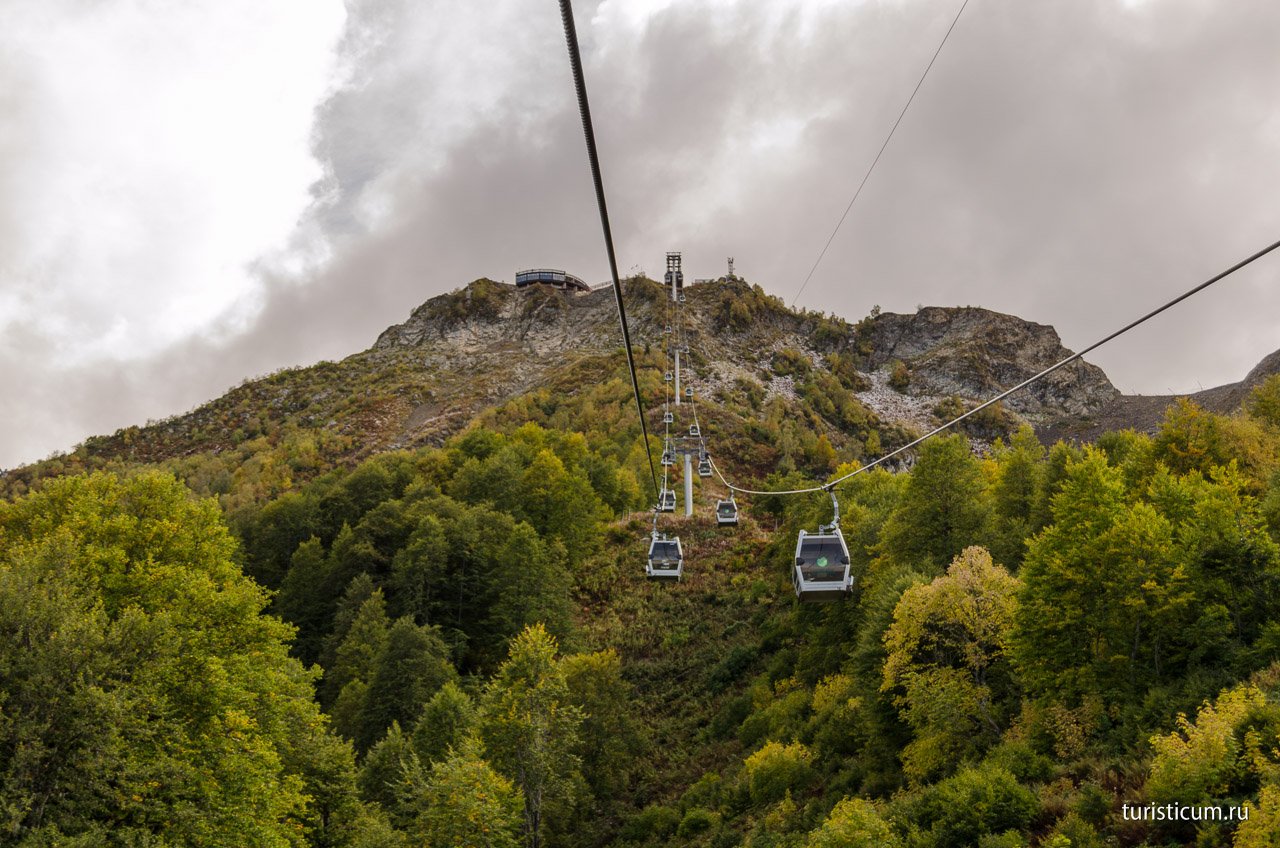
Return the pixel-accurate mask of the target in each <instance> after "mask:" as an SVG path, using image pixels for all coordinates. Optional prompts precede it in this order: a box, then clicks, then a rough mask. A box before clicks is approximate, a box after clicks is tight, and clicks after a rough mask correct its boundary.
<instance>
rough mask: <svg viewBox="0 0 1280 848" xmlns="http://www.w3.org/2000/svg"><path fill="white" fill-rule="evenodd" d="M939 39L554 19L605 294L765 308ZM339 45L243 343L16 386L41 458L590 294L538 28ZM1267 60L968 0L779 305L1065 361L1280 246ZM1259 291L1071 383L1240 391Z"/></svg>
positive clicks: (1114, 16) (718, 8) (1265, 8)
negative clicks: (248, 391)
mask: <svg viewBox="0 0 1280 848" xmlns="http://www.w3.org/2000/svg"><path fill="white" fill-rule="evenodd" d="M956 8H957V4H956V3H952V2H946V3H943V2H925V0H918V2H901V3H894V2H883V3H874V2H868V3H861V4H855V3H828V4H823V5H817V4H787V3H776V2H769V3H767V2H764V0H758V2H739V3H727V2H710V0H708V2H675V3H670V4H668V5H666V6H665V7H663V8H662V9H661V10H660V11H657V12H655V13H654V14H652V15H651V16H647V17H646V16H644V15H640V14H635V7H634V5H630V6H629V5H628V4H623V3H618V2H616V0H614V2H606V3H602V4H590V3H588V4H579V5H578V8H577V17H578V26H579V31H580V33H581V35H582V38H583V42H584V49H585V51H586V62H587V75H588V85H589V88H590V92H591V96H592V105H593V110H594V112H595V118H596V126H597V131H598V134H599V143H600V151H601V156H602V159H603V163H604V171H605V179H606V184H607V187H608V190H609V196H610V203H611V211H612V215H613V223H614V231H615V237H616V238H617V241H618V248H619V264H620V266H621V269H622V270H623V272H624V273H625V272H626V271H628V269H630V268H632V267H634V266H639V267H642V268H645V269H647V270H649V271H650V273H651V274H652V273H654V272H656V271H657V270H658V266H659V265H660V263H661V262H662V255H663V252H664V251H665V250H668V249H681V250H683V251H684V252H685V256H686V268H687V269H688V271H689V273H690V275H691V276H694V277H697V276H714V275H717V274H719V273H722V271H723V267H724V257H725V256H726V255H730V254H732V255H735V256H736V257H737V260H738V269H739V271H740V272H742V273H744V274H745V275H747V276H748V277H749V278H750V279H752V280H753V281H758V282H760V283H761V284H762V285H764V286H765V288H766V289H768V290H769V291H771V292H773V293H776V294H779V295H781V296H783V297H784V298H786V299H787V300H790V299H791V297H792V296H793V295H794V294H795V292H796V290H797V288H798V287H799V285H800V282H801V281H802V280H803V278H804V274H805V273H806V272H807V270H808V268H809V266H810V265H811V264H812V262H813V259H814V258H815V256H816V255H817V252H818V250H819V249H820V248H821V246H822V243H823V242H824V241H825V240H826V238H827V236H828V234H829V233H830V230H831V227H832V226H833V225H834V223H835V220H836V218H837V217H838V215H839V214H840V212H841V210H843V208H844V206H845V204H846V203H847V202H848V199H849V196H850V195H851V193H852V191H853V188H854V187H855V186H856V185H857V181H858V180H859V179H860V178H861V175H862V173H863V171H864V170H865V168H866V166H867V163H868V162H869V161H870V160H871V158H872V157H873V156H874V155H875V152H876V150H877V149H878V148H879V145H880V143H881V141H882V140H883V138H884V134H885V132H887V130H888V128H889V126H890V125H891V124H892V122H893V120H894V118H895V117H896V116H897V113H898V110H899V109H900V108H901V105H902V103H903V102H904V100H905V98H906V97H907V95H908V94H909V93H910V92H911V89H912V87H913V86H914V85H915V82H916V80H917V78H918V76H919V74H920V71H921V70H922V68H923V67H924V64H925V63H926V62H927V61H928V59H929V56H930V55H931V54H932V51H933V49H934V48H935V47H936V45H937V42H938V39H939V38H940V37H941V35H942V33H943V32H944V31H945V30H946V27H947V26H948V25H949V23H950V21H951V18H952V16H953V15H954V13H955V10H956ZM637 22H638V23H637ZM347 33H348V34H347V37H346V38H345V40H344V42H343V45H342V50H343V51H344V58H345V60H346V62H347V66H348V69H349V73H348V79H347V84H346V85H345V86H343V87H342V88H340V89H339V90H337V91H336V92H335V93H334V94H333V96H331V97H330V98H329V99H328V100H327V102H326V103H325V104H324V105H323V106H322V107H321V108H320V109H319V110H318V112H317V124H316V128H315V150H316V152H317V154H318V155H319V156H320V157H321V158H322V160H323V161H324V162H325V164H326V167H327V170H328V176H327V178H326V180H325V181H324V182H323V183H321V184H320V185H318V186H317V189H316V192H317V204H316V206H315V207H314V209H313V210H312V212H311V213H310V214H309V215H308V217H307V219H306V220H305V221H304V222H303V223H302V224H301V225H300V227H299V231H298V234H297V236H296V247H297V249H298V251H300V252H301V253H303V254H305V255H306V256H309V257H311V260H310V261H307V262H303V263H301V264H299V263H294V264H293V265H288V264H286V263H284V262H272V261H264V262H263V263H262V265H261V268H262V271H261V275H262V278H263V281H264V289H263V292H262V294H261V308H260V310H259V311H258V312H257V313H256V317H255V319H254V320H253V322H252V323H251V324H250V325H249V326H248V327H247V328H237V327H234V326H228V327H224V328H222V329H221V330H215V331H211V332H209V333H207V334H206V336H205V337H201V338H195V339H192V340H190V341H188V342H186V343H185V344H183V345H179V346H177V347H176V348H174V349H173V350H172V351H170V352H168V354H167V355H166V356H164V357H162V358H158V359H156V360H153V361H149V362H143V363H131V364H129V365H128V366H110V367H108V366H91V367H87V368H85V369H81V370H78V371H74V372H68V371H63V372H56V373H47V374H45V375H44V376H43V381H44V383H45V388H44V390H41V389H40V388H36V389H32V388H30V386H29V384H26V383H22V384H20V385H19V386H18V388H15V389H13V390H14V391H18V393H19V394H21V395H23V396H26V397H30V398H31V399H32V402H33V403H36V404H46V405H47V408H48V409H51V410H54V409H56V410H57V411H58V416H59V420H60V421H61V422H63V423H65V424H66V426H65V428H64V429H63V430H62V431H59V432H60V433H67V434H72V433H79V434H81V435H83V434H86V433H88V432H95V431H102V430H107V429H111V428H112V427H115V426H120V425H122V424H124V423H130V422H135V421H137V420H139V419H141V418H145V417H147V416H151V415H156V416H158V415H160V414H167V413H170V412H173V411H177V410H180V409H184V408H187V407H189V406H191V405H193V404H195V403H197V402H199V401H200V400H203V399H206V398H208V397H210V396H212V395H214V394H216V393H217V392H219V391H221V390H223V389H225V388H226V387H227V386H228V385H231V384H234V383H236V382H238V381H239V379H240V378H241V377H243V376H245V375H247V374H254V373H262V372H265V371H268V370H270V369H272V368H275V367H279V366H281V365H287V364H295V363H305V362H311V361H315V360H316V359H319V358H325V357H330V358H332V357H336V356H341V355H343V354H346V353H349V352H353V351H355V350H358V349H361V348H364V347H366V346H368V344H369V343H371V342H372V340H373V338H374V337H375V336H376V334H377V333H378V332H379V331H380V330H381V329H382V328H384V327H385V326H386V325H388V324H391V323H394V322H396V321H399V320H402V319H403V317H404V316H405V315H406V314H407V313H408V312H409V310H410V309H412V308H413V307H414V306H416V305H417V304H418V303H421V302H422V301H423V300H425V299H427V298H428V297H430V296H432V295H435V294H439V293H441V292H443V291H447V290H449V289H452V288H455V287H456V286H458V285H460V284H462V283H465V282H466V281H468V280H470V279H473V278H475V277H478V276H490V277H494V278H497V279H503V278H506V279H510V278H511V276H512V274H513V273H514V271H515V270H516V269H517V268H520V267H526V266H531V265H551V266H558V267H564V268H566V269H569V270H571V271H573V272H575V273H578V274H580V275H582V276H584V277H586V278H588V279H591V280H595V281H599V280H603V279H604V278H605V276H606V274H607V269H606V265H605V261H604V254H603V249H602V247H601V245H600V238H599V226H598V223H597V221H596V218H595V208H594V202H593V196H592V193H591V186H590V181H589V178H588V174H587V172H586V165H585V161H584V155H583V145H582V140H581V135H580V127H579V124H578V117H577V112H576V107H575V104H574V102H573V99H572V91H571V84H570V80H569V76H568V70H567V67H566V62H565V57H564V47H563V38H562V34H561V32H560V27H559V20H558V18H557V16H556V15H554V14H553V13H551V12H550V11H548V7H543V6H541V5H540V6H539V7H538V10H537V13H536V14H535V13H534V12H532V11H531V9H530V8H529V6H528V4H524V3H518V2H494V3H486V4H482V5H476V6H473V4H466V6H465V7H462V8H459V7H458V6H457V4H417V3H411V2H408V0H395V2H393V1H392V0H387V2H353V3H350V4H348V20H347ZM1277 43H1280V7H1277V6H1275V4H1270V3H1263V2H1246V3H1235V4H1230V5H1229V6H1227V5H1226V4H1215V3H1210V2H1206V0H1149V2H1145V3H1131V4H1123V3H1119V2H1101V0H1098V2H1080V0H1057V2H1044V3H1018V2H995V0H971V2H970V5H969V8H968V9H967V10H966V12H965V14H964V17H963V18H962V19H961V21H960V23H959V25H958V26H957V27H956V30H955V32H954V34H953V36H952V38H951V40H950V42H949V43H948V45H947V47H946V50H945V51H944V52H943V54H942V55H941V57H940V58H939V60H938V63H937V65H936V66H935V67H934V69H933V72H932V74H931V76H930V78H929V79H928V81H927V82H926V83H925V85H924V87H923V88H922V90H921V92H920V94H919V95H918V97H917V99H916V102H915V104H914V105H913V107H912V109H911V112H910V113H909V114H908V115H907V117H906V119H905V121H904V122H903V124H902V126H901V127H900V129H899V131H898V135H897V137H896V138H895V139H894V141H893V144H892V145H891V146H890V148H889V150H888V151H887V152H886V154H885V156H884V158H883V160H882V161H881V163H880V166H879V167H878V169H877V171H876V173H875V174H874V175H873V177H872V178H871V181H870V182H869V183H868V185H867V188H866V190H865V191H864V192H863V195H862V197H861V199H860V200H859V202H858V205H857V206H856V207H855V209H854V210H853V212H851V213H850V216H849V218H848V220H847V221H846V222H845V226H844V229H843V230H842V231H841V233H840V235H839V236H838V237H837V239H836V241H835V242H834V244H833V245H832V248H831V251H830V253H829V254H828V256H827V258H826V259H825V261H824V263H823V265H822V266H821V267H820V268H819V270H818V272H817V274H816V275H815V276H814V278H813V281H812V282H811V283H810V284H809V286H808V288H807V289H806V290H805V292H804V295H803V297H802V298H801V301H800V302H801V304H802V305H805V306H809V307H811V308H817V309H822V310H824V311H834V312H837V313H839V314H842V315H845V316H846V317H849V318H853V319H856V318H857V317H860V316H861V315H863V314H865V312H866V311H867V310H868V309H869V308H870V307H871V306H872V305H873V304H880V305H881V306H883V307H884V308H885V309H892V310H897V311H911V310H913V309H914V308H915V307H916V305H917V304H973V305H982V306H986V307H989V308H993V309H999V310H1001V311H1007V312H1013V313H1016V314H1019V315H1022V316H1023V317H1026V318H1029V319H1032V320H1037V321H1041V322H1044V323H1052V324H1054V325H1055V326H1056V327H1058V329H1059V331H1060V332H1061V333H1062V335H1063V337H1064V341H1065V342H1066V343H1067V344H1068V346H1072V347H1077V348H1078V347H1082V346H1084V345H1085V344H1087V343H1089V342H1091V341H1093V340H1094V339H1095V338H1096V337H1098V336H1100V335H1102V334H1103V333H1105V332H1106V331H1108V330H1109V329H1111V328H1112V327H1114V326H1117V325H1119V324H1122V323H1125V322H1126V321H1127V320H1128V319H1130V318H1131V317H1134V316H1136V315H1137V314H1140V313H1141V312H1143V311H1145V310H1146V309H1147V308H1148V307H1149V305H1150V304H1152V303H1153V302H1154V301H1156V300H1159V299H1162V298H1164V297H1166V296H1171V295H1172V294H1175V293H1177V292H1179V291H1181V290H1183V289H1185V288H1187V287H1189V286H1190V285H1192V284H1193V283H1195V282H1198V281H1199V280H1200V279H1203V278H1204V277H1207V276H1208V275H1210V274H1212V273H1213V272H1215V271H1217V270H1219V269H1220V268H1222V267H1225V266H1226V265H1228V264H1230V263H1231V262H1232V261H1234V260H1235V259H1236V258H1238V257H1240V256H1242V255H1244V254H1246V253H1248V252H1251V251H1252V250H1253V249H1255V248H1256V247H1258V246H1261V245H1262V244H1264V243H1267V242H1269V241H1271V240H1273V239H1275V238H1277V237H1280V213H1278V212H1277V211H1276V209H1275V206H1274V204H1273V203H1272V200H1271V198H1272V197H1273V196H1275V195H1276V193H1277V192H1276V189H1277V182H1278V181H1280V159H1278V158H1277V157H1276V156H1275V150H1276V145H1277V142H1278V141H1280V114H1278V112H1277V108H1276V106H1275V104H1274V96H1273V92H1274V91H1275V90H1276V86H1277V83H1280V52H1278V51H1276V50H1275V44H1277ZM286 268H288V269H290V270H286ZM1277 278H1280V265H1277V262H1275V261H1272V262H1269V263H1266V264H1263V265H1262V266H1261V267H1259V268H1258V269H1257V270H1252V271H1250V272H1248V273H1246V274H1244V275H1241V277H1240V278H1239V279H1235V278H1233V279H1232V280H1230V281H1228V282H1226V283H1223V284H1222V285H1221V286H1220V288H1219V289H1215V290H1213V291H1211V292H1208V293H1206V294H1205V295H1202V296H1201V298H1200V299H1198V300H1197V301H1194V302H1193V304H1190V305H1188V307H1184V308H1181V309H1180V310H1178V311H1177V312H1175V313H1172V314H1170V315H1169V316H1167V317H1166V318H1161V319H1159V323H1156V324H1153V325H1152V326H1149V327H1146V328H1143V329H1142V330H1140V331H1138V332H1137V333H1135V334H1134V335H1133V337H1132V338H1131V339H1126V340H1122V341H1121V342H1120V343H1117V344H1116V345H1115V346H1114V347H1112V348H1108V349H1106V350H1105V351H1100V352H1099V353H1098V354H1097V355H1095V356H1094V357H1092V358H1093V359H1094V360H1095V361H1097V362H1099V364H1101V365H1103V367H1104V368H1106V369H1107V370H1108V372H1109V373H1110V374H1111V375H1112V377H1113V379H1115V381H1116V382H1117V383H1118V384H1119V385H1120V386H1121V387H1122V388H1125V389H1128V390H1143V391H1149V392H1163V391H1165V390H1166V389H1174V390H1186V389H1195V388H1196V387H1197V385H1198V384H1203V385H1206V386H1207V385H1210V384H1213V383H1218V382H1223V381H1227V380H1232V379H1237V378H1238V377H1240V376H1242V375H1243V373H1244V371H1246V370H1247V369H1248V368H1249V367H1250V366H1251V365H1252V364H1253V363H1254V362H1255V361H1256V360H1257V359H1259V358H1260V357H1261V356H1262V355H1263V354H1265V353H1267V352H1270V351H1271V350H1274V349H1276V348H1278V347H1280V320H1277V319H1276V318H1274V317H1273V316H1275V315H1277V314H1280V293H1278V291H1280V290H1278V289H1277V287H1276V286H1275V285H1274V282H1275V281H1276V280H1277ZM4 379H8V380H12V379H13V378H11V377H6V378H0V380H4ZM23 386H26V388H23ZM2 388H6V389H7V388H9V387H2ZM81 389H83V390H84V394H83V396H79V394H80V390H81ZM30 423H31V426H36V427H39V426H40V422H39V421H37V420H34V419H33V420H32V421H31V422H30ZM67 438H69V436H68V437H67ZM64 440H65V438H64ZM28 444H32V445H35V444H41V441H40V440H39V439H35V440H29V442H28ZM30 453H31V451H30V450H24V451H22V452H20V453H18V454H17V455H13V454H14V452H13V451H10V455H8V456H5V457H0V461H13V460H15V459H18V458H30V456H29V454H30Z"/></svg>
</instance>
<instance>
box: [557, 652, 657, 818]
mask: <svg viewBox="0 0 1280 848" xmlns="http://www.w3.org/2000/svg"><path fill="white" fill-rule="evenodd" d="M560 666H561V669H562V671H563V673H564V677H565V685H566V686H567V688H568V702H569V704H571V705H572V706H574V707H577V709H578V710H579V712H580V713H581V714H582V725H581V726H580V728H579V739H580V742H579V745H578V750H577V753H578V756H579V758H580V759H581V761H582V775H583V777H584V778H585V779H586V781H587V785H588V786H589V787H590V788H591V792H592V794H593V795H595V797H596V799H597V800H605V799H609V798H612V797H614V796H616V795H617V794H618V793H620V792H621V791H622V790H623V789H624V788H625V787H626V783H627V778H628V776H629V774H630V772H631V770H632V768H633V763H634V761H635V760H636V757H637V755H638V754H639V753H640V751H641V737H640V729H639V727H638V726H637V723H636V721H635V719H634V718H632V707H633V704H634V703H635V693H634V692H633V691H632V688H631V686H630V684H628V683H627V682H626V681H625V680H624V679H623V677H622V661H621V660H620V659H619V658H618V654H617V652H616V651H614V650H613V649H612V648H610V649H608V650H605V651H599V652H597V653H594V654H573V655H570V656H567V657H565V658H564V659H562V660H561V661H560Z"/></svg>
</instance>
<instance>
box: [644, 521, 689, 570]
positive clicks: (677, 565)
mask: <svg viewBox="0 0 1280 848" xmlns="http://www.w3.org/2000/svg"><path fill="white" fill-rule="evenodd" d="M683 573H684V549H683V548H681V547H680V537H679V536H673V537H671V538H667V537H666V536H664V535H663V534H661V533H659V532H658V531H656V530H655V531H654V532H653V536H652V537H651V538H650V540H649V562H648V564H647V565H646V566H645V569H644V574H645V577H648V578H650V579H653V580H679V579H680V577H681V575H682V574H683Z"/></svg>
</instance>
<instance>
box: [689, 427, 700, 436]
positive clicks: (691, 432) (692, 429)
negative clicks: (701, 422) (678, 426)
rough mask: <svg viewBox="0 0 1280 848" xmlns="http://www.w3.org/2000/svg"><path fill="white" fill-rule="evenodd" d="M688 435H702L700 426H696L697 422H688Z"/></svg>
mask: <svg viewBox="0 0 1280 848" xmlns="http://www.w3.org/2000/svg"><path fill="white" fill-rule="evenodd" d="M689 435H690V436H701V435H702V430H701V428H699V427H698V425H697V424H690V425H689Z"/></svg>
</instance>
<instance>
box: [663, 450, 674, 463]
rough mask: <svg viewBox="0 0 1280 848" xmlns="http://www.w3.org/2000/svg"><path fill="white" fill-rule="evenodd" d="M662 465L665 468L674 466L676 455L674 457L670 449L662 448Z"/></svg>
mask: <svg viewBox="0 0 1280 848" xmlns="http://www.w3.org/2000/svg"><path fill="white" fill-rule="evenodd" d="M662 464H663V465H665V466H667V467H670V466H672V465H675V464H676V455H675V452H674V451H672V450H671V448H663V450H662Z"/></svg>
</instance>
